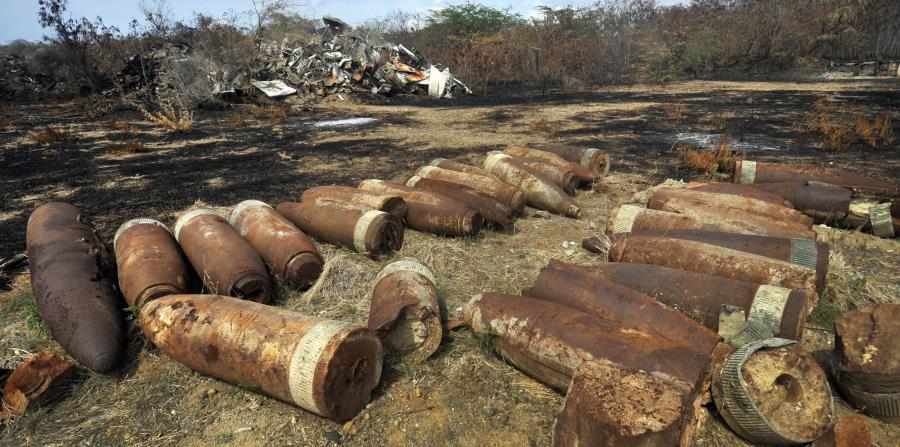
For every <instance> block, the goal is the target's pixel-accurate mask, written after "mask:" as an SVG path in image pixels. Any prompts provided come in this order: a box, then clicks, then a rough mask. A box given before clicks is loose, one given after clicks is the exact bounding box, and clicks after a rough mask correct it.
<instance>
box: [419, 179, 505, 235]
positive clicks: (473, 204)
mask: <svg viewBox="0 0 900 447" xmlns="http://www.w3.org/2000/svg"><path fill="white" fill-rule="evenodd" d="M406 186H408V187H410V188H413V189H417V190H422V191H430V192H434V193H438V194H442V195H445V196H447V197H450V198H451V199H453V200H456V201H458V202H460V203H463V204H465V205H466V206H468V207H470V208H472V209H474V210H475V211H478V213H479V214H481V216H482V217H484V219H485V220H486V221H487V222H489V223H491V224H493V225H495V226H498V227H501V228H502V227H507V226H509V225H512V223H513V222H514V221H515V220H516V213H515V211H513V209H512V208H510V207H509V206H507V205H506V204H504V203H503V202H501V201H499V200H497V199H495V198H493V197H491V196H490V195H487V194H483V193H481V192H479V191H477V190H475V189H474V188H470V187H468V186H466V185H460V184H458V183H451V182H445V181H443V180H433V179H428V178H422V177H419V176H418V175H414V176H412V177H410V179H409V180H408V181H407V182H406Z"/></svg>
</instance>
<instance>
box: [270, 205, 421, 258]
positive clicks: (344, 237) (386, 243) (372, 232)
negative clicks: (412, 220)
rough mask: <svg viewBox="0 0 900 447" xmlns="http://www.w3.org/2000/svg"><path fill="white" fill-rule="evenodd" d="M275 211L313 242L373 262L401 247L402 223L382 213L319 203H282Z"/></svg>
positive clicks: (353, 206) (390, 215) (367, 209)
mask: <svg viewBox="0 0 900 447" xmlns="http://www.w3.org/2000/svg"><path fill="white" fill-rule="evenodd" d="M275 210H276V211H278V213H279V214H281V215H282V216H284V217H285V218H287V219H288V220H289V221H291V223H293V224H294V225H296V226H297V227H298V228H300V229H301V230H302V231H303V232H304V233H306V234H309V235H311V236H313V237H315V238H316V239H319V240H321V241H324V242H328V243H331V244H336V245H341V246H343V247H345V248H348V249H350V250H353V251H356V252H357V253H362V254H364V255H366V256H369V257H372V258H379V257H381V256H384V255H387V254H389V253H391V252H394V251H397V250H399V249H400V247H402V246H403V222H402V221H401V220H400V219H398V218H397V217H396V216H394V215H392V214H388V213H385V212H383V211H378V210H373V209H369V208H363V207H359V206H356V205H350V204H346V203H340V202H333V201H329V200H322V199H316V200H311V201H305V202H300V203H294V202H284V203H281V204H279V205H278V206H277V207H276V208H275Z"/></svg>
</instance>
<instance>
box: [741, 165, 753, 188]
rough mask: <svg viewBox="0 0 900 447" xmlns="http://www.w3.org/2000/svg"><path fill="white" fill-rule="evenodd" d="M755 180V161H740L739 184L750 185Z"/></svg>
mask: <svg viewBox="0 0 900 447" xmlns="http://www.w3.org/2000/svg"><path fill="white" fill-rule="evenodd" d="M755 181H756V162H755V161H747V160H743V161H741V184H742V185H752V184H753V183H754V182H755Z"/></svg>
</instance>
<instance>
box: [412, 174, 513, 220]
mask: <svg viewBox="0 0 900 447" xmlns="http://www.w3.org/2000/svg"><path fill="white" fill-rule="evenodd" d="M416 175H418V176H419V177H422V178H426V179H430V180H441V181H445V182H450V183H456V184H457V185H464V186H468V187H470V188H472V189H474V190H476V191H479V192H481V193H484V194H487V195H489V196H491V197H493V198H495V199H497V200H499V201H500V202H502V203H504V204H505V205H507V206H509V207H510V208H512V210H513V211H515V213H516V215H519V214H522V211H524V210H525V193H524V192H522V190H520V189H519V188H516V187H514V186H510V185H507V184H506V183H503V182H502V181H500V180H499V179H495V178H494V176H491V177H483V176H480V175H475V174H468V173H465V172H459V171H451V170H447V169H443V168H440V167H435V166H424V167H422V168H420V169H419V170H418V171H416Z"/></svg>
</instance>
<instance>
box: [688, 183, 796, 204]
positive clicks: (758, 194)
mask: <svg viewBox="0 0 900 447" xmlns="http://www.w3.org/2000/svg"><path fill="white" fill-rule="evenodd" d="M684 187H685V188H687V189H692V190H695V191H704V192H711V193H715V194H728V195H732V196H741V197H749V198H751V199H756V200H762V201H764V202H768V203H771V204H774V205H783V206H790V207H793V203H791V202H790V201H789V200H787V199H786V198H785V197H784V196H781V195H779V194H775V193H773V192H768V191H763V190H761V189H759V188H756V186H755V185H740V184H736V183H724V182H711V183H688V184H687V185H685V186H684Z"/></svg>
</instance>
